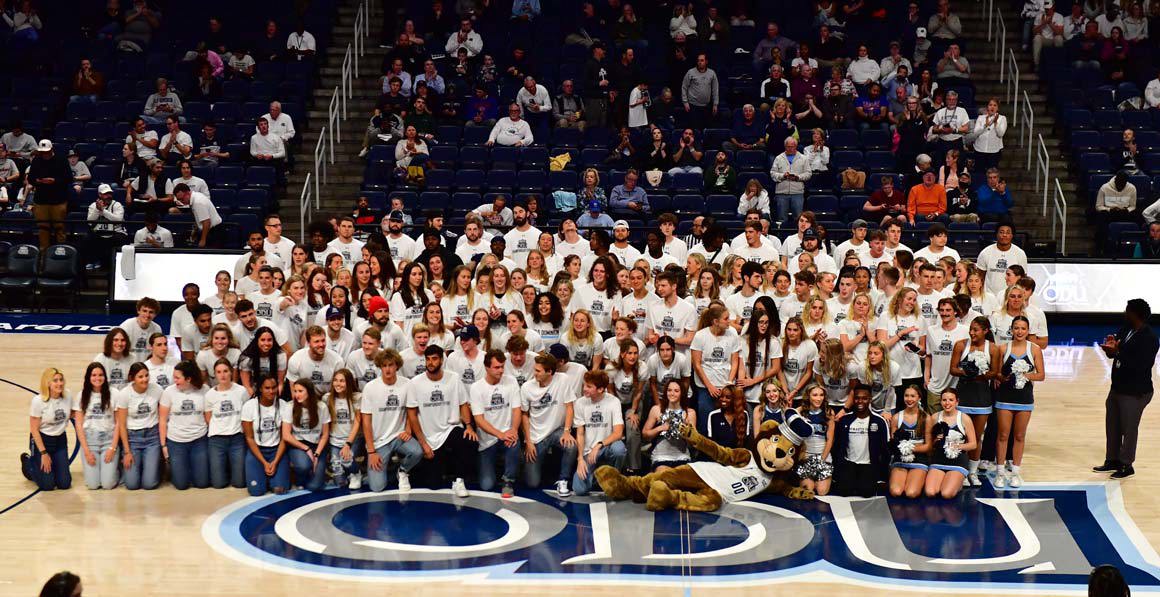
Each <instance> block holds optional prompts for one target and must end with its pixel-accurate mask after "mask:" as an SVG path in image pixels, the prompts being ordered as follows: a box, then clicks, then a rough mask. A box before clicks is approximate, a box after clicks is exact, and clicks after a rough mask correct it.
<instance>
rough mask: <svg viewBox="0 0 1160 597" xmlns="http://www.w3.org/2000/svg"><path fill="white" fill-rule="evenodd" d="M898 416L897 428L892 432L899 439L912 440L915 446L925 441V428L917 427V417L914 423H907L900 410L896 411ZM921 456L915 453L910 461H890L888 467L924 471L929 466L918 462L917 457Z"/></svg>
mask: <svg viewBox="0 0 1160 597" xmlns="http://www.w3.org/2000/svg"><path fill="white" fill-rule="evenodd" d="M920 408H921V406H920ZM898 417H899V420H898V430H897V431H895V432H894V433H895V435H896V436H897V437H898V439H899V440H900V441H905V440H913V441H914V442H916V443H915V447H916V448H917V447H918V446H919V445H921V444H924V443H926V432H925V430H923V429H919V428H918V417H915V421H914V423H907V422H906V418H905V417H904V416H903V414H902V413H901V412H899V413H898ZM921 457H922V455H921V454H915V455H914V460H912V461H911V462H903V461H901V460H895V461H894V462H892V463H890V467H891V468H905V469H916V470H920V471H925V470H927V469H928V468H930V467H928V466H927V464H926V463H925V462H919V458H921Z"/></svg>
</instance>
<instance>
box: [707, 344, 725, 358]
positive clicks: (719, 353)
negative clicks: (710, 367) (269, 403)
mask: <svg viewBox="0 0 1160 597" xmlns="http://www.w3.org/2000/svg"><path fill="white" fill-rule="evenodd" d="M709 358H711V359H712V360H714V361H724V360H725V349H724V348H721V347H720V346H716V347H714V348H713V352H711V353H710V357H709Z"/></svg>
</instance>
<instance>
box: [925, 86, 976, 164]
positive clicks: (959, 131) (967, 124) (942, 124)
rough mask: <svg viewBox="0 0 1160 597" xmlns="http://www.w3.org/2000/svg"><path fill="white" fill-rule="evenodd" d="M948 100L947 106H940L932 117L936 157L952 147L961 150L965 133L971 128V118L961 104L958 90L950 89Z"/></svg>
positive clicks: (947, 95)
mask: <svg viewBox="0 0 1160 597" xmlns="http://www.w3.org/2000/svg"><path fill="white" fill-rule="evenodd" d="M946 102H947V104H946V106H944V107H942V108H940V109H939V110H938V111H937V112H935V113H934V116H933V117H932V118H931V133H933V134H934V135H935V136H936V140H935V142H934V147H935V157H942V155H943V154H945V153H946V152H947V151H949V150H951V149H960V150H961V149H962V148H963V135H964V134H966V133H967V132H968V131H970V130H971V118H970V116H968V115H967V111H966V110H965V109H963V107H962V106H960V105H959V94H958V92H956V91H948V92H947V94H946Z"/></svg>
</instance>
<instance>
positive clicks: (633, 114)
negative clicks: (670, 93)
mask: <svg viewBox="0 0 1160 597" xmlns="http://www.w3.org/2000/svg"><path fill="white" fill-rule="evenodd" d="M650 103H652V98H651V97H649V93H648V81H644V80H641V81H640V82H639V83H637V84H636V87H633V88H632V91H631V92H629V94H628V127H629V128H631V129H633V130H644V129H645V128H647V127H648V105H649V104H650Z"/></svg>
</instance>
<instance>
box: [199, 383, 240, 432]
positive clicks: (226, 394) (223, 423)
mask: <svg viewBox="0 0 1160 597" xmlns="http://www.w3.org/2000/svg"><path fill="white" fill-rule="evenodd" d="M249 399H250V395H249V393H248V392H246V388H245V386H243V385H241V384H236V383H234V384H230V387H229V388H227V389H225V390H218V389H217V388H216V386H215V387H212V388H208V389H207V390H206V391H205V412H207V413H210V415H209V416H210V419H209V435H210V437H213V436H216V435H236V434H238V433H241V432H242V407H243V406H244V405H245V404H246V401H248V400H249Z"/></svg>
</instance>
